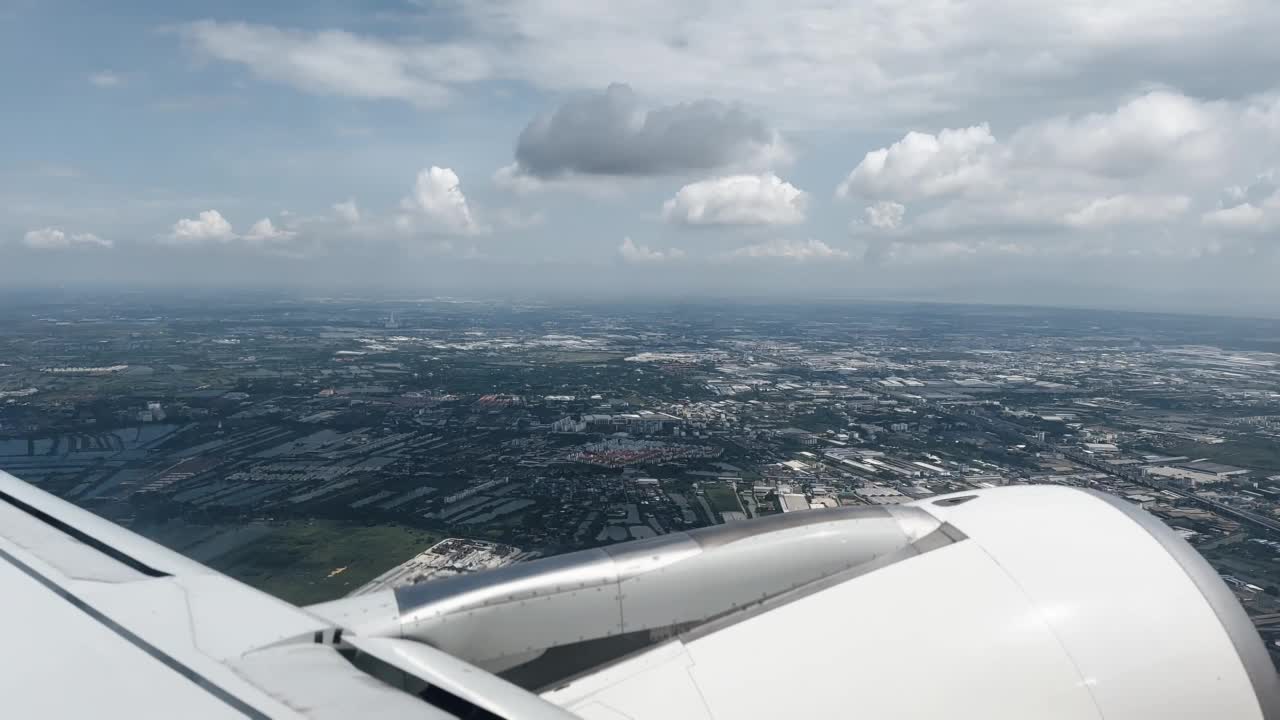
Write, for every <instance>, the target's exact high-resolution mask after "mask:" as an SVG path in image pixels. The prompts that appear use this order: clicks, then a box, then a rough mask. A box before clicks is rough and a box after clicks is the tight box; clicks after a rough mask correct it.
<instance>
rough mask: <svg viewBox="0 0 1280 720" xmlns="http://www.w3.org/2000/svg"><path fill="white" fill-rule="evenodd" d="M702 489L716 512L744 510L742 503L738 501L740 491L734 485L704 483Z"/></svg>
mask: <svg viewBox="0 0 1280 720" xmlns="http://www.w3.org/2000/svg"><path fill="white" fill-rule="evenodd" d="M702 490H703V492H704V493H706V496H707V503H708V504H709V505H711V509H713V510H715V511H716V512H742V503H740V502H738V493H737V492H736V491H735V490H734V489H733V486H732V485H703V486H702Z"/></svg>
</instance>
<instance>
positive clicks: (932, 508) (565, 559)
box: [0, 473, 1280, 720]
mask: <svg viewBox="0 0 1280 720" xmlns="http://www.w3.org/2000/svg"><path fill="white" fill-rule="evenodd" d="M0 612H2V613H3V615H2V617H3V618H4V619H5V621H6V624H7V625H8V632H7V633H6V636H5V641H4V642H3V644H0V662H3V668H4V672H3V673H0V708H3V712H4V715H5V716H6V717H8V716H12V717H70V716H87V715H92V716H95V717H97V716H105V717H130V718H133V717H165V718H171V717H175V716H176V717H184V718H187V717H190V718H203V717H251V718H291V717H292V718H298V717H302V718H349V717H362V718H363V717H371V718H374V717H396V718H401V717H403V718H413V717H419V718H437V719H438V718H479V719H487V720H492V719H495V718H496V719H498V720H515V719H517V718H532V719H535V720H563V719H564V718H573V717H582V718H599V719H601V720H605V719H609V720H627V719H630V720H641V719H644V718H664V719H666V718H777V717H804V718H818V717H847V716H858V717H878V718H879V717H895V718H897V717H917V718H933V717H939V716H949V717H962V718H969V717H972V718H979V717H981V718H997V719H999V718H1020V719H1021V718H1028V717H1035V718H1072V719H1083V718H1099V719H1100V718H1106V719H1107V720H1117V719H1119V720H1126V719H1129V718H1134V719H1136V718H1147V717H1153V716H1159V717H1167V718H1204V717H1215V718H1250V719H1252V718H1257V719H1262V720H1280V710H1278V709H1277V708H1278V707H1280V705H1278V704H1277V703H1278V702H1280V689H1278V688H1277V682H1276V675H1275V672H1274V669H1273V668H1272V666H1271V664H1270V659H1269V657H1268V656H1267V653H1266V650H1265V649H1264V648H1263V647H1262V645H1261V642H1260V640H1259V638H1258V636H1257V634H1256V633H1255V632H1253V628H1252V626H1251V624H1250V623H1249V621H1248V618H1247V617H1245V615H1244V612H1243V610H1242V609H1241V608H1240V606H1239V604H1238V603H1237V602H1236V600H1235V598H1234V597H1233V596H1232V595H1231V594H1230V592H1229V591H1228V590H1227V589H1226V588H1225V586H1224V585H1223V584H1222V582H1221V580H1220V579H1219V578H1218V576H1217V575H1216V574H1215V573H1214V572H1213V570H1212V569H1211V568H1210V567H1209V566H1208V564H1207V563H1205V562H1204V560H1203V559H1202V558H1200V557H1199V555H1198V554H1196V552H1195V551H1194V550H1193V549H1192V548H1191V547H1190V546H1188V545H1186V543H1184V542H1183V541H1182V540H1181V539H1179V538H1178V537H1177V536H1176V535H1174V534H1173V533H1172V532H1171V531H1170V530H1169V529H1168V528H1166V527H1165V526H1164V525H1163V524H1161V523H1160V522H1159V521H1158V520H1155V519H1154V518H1152V517H1151V516H1149V515H1146V514H1145V513H1142V512H1141V511H1139V510H1137V509H1136V508H1133V507H1132V506H1130V505H1128V504H1126V503H1124V502H1123V501H1120V500H1117V499H1115V498H1111V497H1109V496H1104V495H1102V494H1100V493H1090V492H1082V491H1077V490H1071V489H1066V488H1057V487H1025V488H1001V489H996V490H986V491H975V492H971V493H962V494H957V495H953V496H946V497H942V498H935V499H931V500H928V501H921V502H918V503H912V504H910V505H907V506H896V507H860V508H839V509H833V510H816V511H809V512H797V513H786V514H783V515H778V516H773V517H769V518H763V519H759V520H755V521H751V522H747V523H737V524H733V525H722V526H716V527H713V528H703V529H699V530H693V531H689V532H684V533H672V534H669V535H664V536H661V537H658V538H652V539H649V540H641V541H636V542H631V543H622V544H619V545H614V546H610V547H607V548H600V549H595V550H588V551H583V552H578V553H570V554H567V555H561V556H556V557H551V558H546V559H542V560H536V561H532V562H527V563H521V564H517V565H512V566H508V567H505V568H501V569H498V570H494V571H489V572H485V573H477V574H474V575H465V576H457V577H452V578H447V579H443V580H434V581H430V582H426V583H422V584H419V585H414V586H409V587H405V588H398V589H395V590H385V591H381V592H376V593H372V594H369V595H361V596H356V597H352V598H345V599H342V600H337V601H334V602H330V603H323V604H320V605H314V606H309V607H306V608H298V607H295V606H292V605H289V604H287V603H284V602H282V601H280V600H278V599H276V598H273V597H271V596H269V595H266V594H264V593H261V592H259V591H256V590H253V589H252V588H249V587H247V586H245V585H242V584H240V583H237V582H236V581H234V580H231V579H230V578H227V577H225V576H223V575H220V574H218V573H216V572H214V571H212V570H210V569H209V568H206V567H204V566H202V565H200V564H198V563H195V562H192V561H191V560H188V559H186V558H184V557H182V556H181V555H179V554H176V553H173V552H171V551H169V550H167V549H165V548H163V547H161V546H159V545H156V544H154V543H152V542H150V541H147V540H145V539H143V538H141V537H139V536H137V535H135V534H133V533H130V532H128V531H126V530H124V529H122V528H120V527H118V526H116V525H113V524H112V523H110V522H107V521H105V520H103V519H101V518H98V517H97V516H95V515H93V514H92V513H89V512H86V511H83V510H81V509H79V508H76V507H74V506H73V505H71V504H69V503H66V502H64V501H61V500H59V499H57V498H54V497H53V496H51V495H48V494H47V493H44V492H42V491H40V490H38V489H36V488H34V487H31V486H29V485H26V484H24V483H22V482H20V481H18V480H16V479H14V478H12V477H11V476H8V475H5V474H4V473H0Z"/></svg>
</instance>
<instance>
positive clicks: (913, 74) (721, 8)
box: [462, 0, 1280, 122]
mask: <svg viewBox="0 0 1280 720" xmlns="http://www.w3.org/2000/svg"><path fill="white" fill-rule="evenodd" d="M462 8H463V12H464V13H465V14H466V15H467V16H469V19H470V20H471V23H472V27H473V29H474V30H475V32H477V33H478V34H479V35H480V36H481V38H480V40H479V41H478V42H482V43H485V44H487V45H489V46H490V47H492V48H493V49H494V53H495V55H496V56H498V57H499V58H500V60H499V62H501V63H502V65H503V70H504V72H505V73H507V74H510V75H512V76H514V77H519V78H522V79H526V80H529V81H530V82H532V83H534V84H535V85H538V86H541V87H544V88H549V89H552V90H577V89H582V88H584V87H585V88H591V87H600V86H602V85H604V84H606V83H609V82H615V81H618V82H629V83H634V84H637V85H644V86H646V87H648V88H650V89H652V90H653V91H655V92H659V93H661V94H663V95H664V96H666V97H678V98H690V97H699V96H705V95H721V96H726V97H734V98H737V99H741V100H743V101H744V102H748V103H750V104H752V105H754V106H760V107H776V108H778V109H779V111H780V112H784V113H787V114H789V115H791V116H792V117H793V118H797V119H798V120H799V121H801V122H804V121H805V120H808V121H813V120H814V119H815V118H822V119H831V118H843V119H851V118H863V119H865V118H871V119H872V120H874V121H879V122H883V121H884V120H885V118H886V117H899V118H901V117H920V116H922V115H924V114H926V113H938V112H956V111H963V110H970V111H971V110H972V109H974V108H980V110H979V111H980V112H982V113H984V114H985V113H986V112H988V111H989V109H990V108H991V106H993V105H996V104H1004V103H1008V105H1009V106H1014V107H1023V108H1025V107H1027V106H1029V105H1041V106H1042V105H1047V104H1051V103H1061V105H1060V106H1061V107H1066V106H1070V105H1072V104H1073V103H1074V102H1075V101H1078V100H1080V99H1081V98H1082V97H1085V98H1090V99H1092V98H1096V97H1098V96H1100V95H1105V94H1106V93H1115V92H1124V91H1127V90H1129V89H1131V88H1133V87H1137V86H1140V85H1141V84H1142V83H1151V82H1153V81H1155V82H1163V83H1168V84H1173V85H1179V84H1182V81H1192V80H1203V79H1206V78H1214V79H1217V80H1216V84H1218V85H1220V86H1222V85H1226V84H1228V83H1229V84H1230V87H1231V88H1233V89H1235V90H1236V92H1238V93H1239V92H1245V93H1247V92H1251V91H1257V90H1259V89H1262V88H1266V87H1269V86H1270V85H1271V83H1272V82H1273V78H1272V77H1268V73H1267V72H1266V68H1270V67H1275V65H1276V62H1277V60H1280V49H1278V48H1276V47H1275V45H1276V44H1275V43H1273V42H1271V40H1272V39H1273V38H1275V37H1277V36H1280V7H1277V5H1276V4H1275V3H1274V2H1273V1H1272V0H1220V1H1219V2H1214V3H1204V2H1198V3H1197V2H1192V1H1190V0H1173V1H1172V2H1155V1H1153V0H1142V1H1141V2H1130V3H1125V4H1123V5H1118V4H1116V3H1114V2H1111V1H1109V0H1075V1H1073V2H1068V3H1057V4H1048V5H1047V4H1044V3H1017V2H1008V0H954V1H952V2H930V3H924V4H916V3H884V2H880V3H830V2H827V1H826V0H795V1H794V2H788V3H787V4H786V6H785V7H780V6H779V5H778V3H776V2H771V1H770V0H733V1H731V0H709V1H708V2H701V3H641V4H632V5H627V6H625V7H622V8H619V7H614V6H610V5H608V4H600V3H565V2H562V1H561V0H475V1H474V2H468V3H465V4H463V5H462Z"/></svg>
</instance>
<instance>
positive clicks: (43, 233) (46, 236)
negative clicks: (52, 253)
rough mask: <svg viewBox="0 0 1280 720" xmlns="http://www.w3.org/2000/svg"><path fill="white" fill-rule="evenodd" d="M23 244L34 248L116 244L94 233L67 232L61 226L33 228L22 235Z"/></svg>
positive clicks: (60, 248) (54, 248) (58, 248)
mask: <svg viewBox="0 0 1280 720" xmlns="http://www.w3.org/2000/svg"><path fill="white" fill-rule="evenodd" d="M22 244H23V245H26V246H27V247H29V248H31V249H33V250H65V249H67V248H73V247H103V248H109V247H112V246H113V245H114V243H113V242H111V241H110V240H104V239H102V238H100V237H98V236H97V235H94V234H93V233H67V232H65V231H63V230H61V229H59V228H54V227H47V228H41V229H39V230H31V231H29V232H27V233H26V234H25V235H23V236H22Z"/></svg>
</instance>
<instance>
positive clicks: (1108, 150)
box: [1011, 91, 1232, 178]
mask: <svg viewBox="0 0 1280 720" xmlns="http://www.w3.org/2000/svg"><path fill="white" fill-rule="evenodd" d="M1230 115H1231V108H1230V106H1229V105H1226V104H1224V103H1211V102H1201V101H1197V100H1195V99H1193V98H1190V97H1187V96H1185V95H1181V94H1178V93H1174V92H1168V91H1155V92H1150V93H1147V94H1145V95H1142V96H1139V97H1137V98H1135V99H1133V100H1130V101H1129V102H1127V103H1125V104H1123V105H1121V106H1120V107H1119V108H1118V109H1116V110H1115V111H1114V112H1110V113H1092V114H1089V115H1085V116H1084V117H1059V118H1054V119H1051V120H1048V121H1046V122H1042V123H1037V124H1033V125H1031V126H1029V127H1027V128H1024V129H1022V130H1020V131H1019V132H1018V133H1017V134H1016V135H1015V136H1014V137H1013V139H1012V141H1011V142H1012V144H1013V146H1014V148H1013V151H1014V152H1015V153H1016V155H1017V157H1018V160H1019V161H1021V162H1023V163H1027V164H1036V165H1048V166H1053V167H1062V168H1076V169H1081V170H1085V171H1088V172H1093V173H1098V174H1100V175H1106V176H1114V177H1121V178H1128V177H1134V176H1140V175H1143V174H1146V173H1149V172H1151V171H1152V170H1153V169H1154V168H1159V167H1162V166H1166V165H1182V166H1183V167H1184V168H1187V167H1194V166H1196V165H1201V164H1204V163H1206V162H1212V161H1213V160H1214V158H1216V157H1220V156H1221V154H1222V153H1223V152H1224V150H1225V147H1224V145H1225V143H1226V142H1227V141H1228V138H1227V137H1226V136H1225V135H1224V133H1225V131H1226V130H1227V129H1228V126H1229V125H1230V124H1231V121H1232V119H1231V118H1230Z"/></svg>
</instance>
